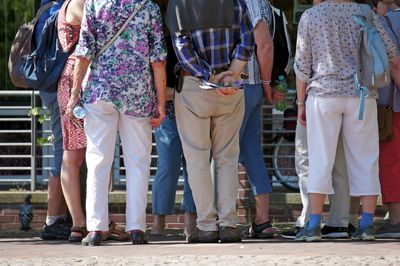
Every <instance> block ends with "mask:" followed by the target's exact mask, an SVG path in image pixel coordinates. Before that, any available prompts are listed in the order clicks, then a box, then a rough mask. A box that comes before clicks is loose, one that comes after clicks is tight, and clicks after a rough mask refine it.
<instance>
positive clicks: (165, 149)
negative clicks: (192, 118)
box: [151, 35, 196, 236]
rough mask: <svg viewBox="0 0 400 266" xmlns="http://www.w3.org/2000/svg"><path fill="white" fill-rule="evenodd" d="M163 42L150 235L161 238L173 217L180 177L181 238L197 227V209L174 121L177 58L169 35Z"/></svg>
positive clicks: (155, 132)
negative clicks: (163, 82)
mask: <svg viewBox="0 0 400 266" xmlns="http://www.w3.org/2000/svg"><path fill="white" fill-rule="evenodd" d="M165 41H166V43H167V48H168V56H167V96H166V104H165V110H166V111H165V112H166V117H165V119H164V121H163V122H162V123H161V125H160V126H159V127H158V128H156V129H155V130H154V138H155V140H156V147H157V155H158V158H157V172H156V175H155V177H154V182H153V184H152V193H151V196H152V213H153V226H152V227H151V234H152V235H162V234H163V229H164V227H165V216H166V215H171V214H175V195H176V189H177V185H178V179H179V175H180V172H181V166H182V176H183V180H184V181H183V182H184V183H183V198H182V204H181V209H182V210H183V211H184V212H185V217H184V224H185V231H184V235H186V236H187V235H189V234H190V233H192V232H193V231H194V229H195V228H196V206H195V205H194V200H193V196H192V190H191V189H190V186H189V181H188V174H187V170H186V160H185V158H184V156H183V151H182V143H181V139H180V137H179V133H178V128H177V125H176V118H175V106H174V101H173V99H174V87H175V85H176V79H175V73H174V69H175V65H176V63H177V62H178V59H177V58H176V56H175V52H174V49H173V48H172V42H171V37H170V35H168V36H166V38H165Z"/></svg>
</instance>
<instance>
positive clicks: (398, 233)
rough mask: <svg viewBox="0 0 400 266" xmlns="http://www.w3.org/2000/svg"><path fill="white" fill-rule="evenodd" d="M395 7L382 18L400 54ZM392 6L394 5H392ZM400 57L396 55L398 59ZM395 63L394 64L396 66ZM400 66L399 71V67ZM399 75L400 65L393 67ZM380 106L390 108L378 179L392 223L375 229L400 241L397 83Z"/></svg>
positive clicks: (383, 92) (399, 1) (399, 3)
mask: <svg viewBox="0 0 400 266" xmlns="http://www.w3.org/2000/svg"><path fill="white" fill-rule="evenodd" d="M394 3H395V5H396V6H395V7H394V9H393V10H390V11H389V12H388V13H387V14H386V18H383V17H382V18H381V20H382V22H383V24H384V26H385V29H386V31H387V32H388V34H390V36H392V38H393V40H394V41H395V43H396V44H397V52H398V55H400V23H399V21H400V0H395V1H394ZM391 6H392V7H393V5H391ZM399 59H400V56H397V60H399ZM393 63H394V62H392V64H393ZM396 67H397V68H396ZM392 69H397V72H396V73H392V78H394V76H395V75H397V77H399V76H400V71H399V70H400V62H399V61H397V65H392ZM378 105H381V106H388V105H389V106H391V107H392V110H393V117H392V139H391V140H390V141H385V142H381V143H380V145H379V151H380V154H379V178H380V182H381V188H382V202H383V203H384V204H385V205H386V206H387V208H388V211H389V220H387V221H386V222H385V223H384V224H383V225H381V226H380V227H378V228H377V229H376V232H375V233H376V237H377V238H400V152H399V151H400V90H399V87H398V84H397V85H396V84H395V82H394V81H393V80H392V84H391V85H389V86H387V87H386V88H382V89H379V100H378Z"/></svg>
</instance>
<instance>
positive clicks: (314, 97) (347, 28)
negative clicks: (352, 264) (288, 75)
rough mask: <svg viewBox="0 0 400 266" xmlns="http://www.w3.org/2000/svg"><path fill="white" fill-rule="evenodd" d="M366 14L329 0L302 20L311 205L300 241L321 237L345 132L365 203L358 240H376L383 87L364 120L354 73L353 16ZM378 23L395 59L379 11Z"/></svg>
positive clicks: (356, 192)
mask: <svg viewBox="0 0 400 266" xmlns="http://www.w3.org/2000/svg"><path fill="white" fill-rule="evenodd" d="M371 12H372V10H371ZM360 14H362V11H361V8H360V6H359V5H358V4H357V3H354V2H353V1H349V0H328V1H325V2H323V3H321V4H319V5H317V6H314V7H312V8H310V9H308V10H306V11H305V12H304V13H303V15H302V16H301V19H300V22H299V28H298V37H297V47H296V57H295V64H294V69H295V72H296V78H297V79H296V88H297V95H298V103H299V102H300V103H302V104H299V105H298V107H299V109H298V112H299V117H300V123H301V124H302V125H303V126H306V120H307V138H308V140H309V141H308V151H309V177H308V182H307V190H308V194H309V204H310V210H309V215H308V222H307V224H306V226H305V227H304V228H303V229H302V230H301V231H300V232H299V233H298V234H297V235H296V238H295V240H297V241H304V240H306V241H318V240H320V239H321V229H320V223H321V212H322V207H323V203H324V200H325V197H326V195H327V194H333V193H334V190H333V187H332V168H333V164H334V160H335V151H336V149H337V142H338V137H339V133H340V132H342V137H343V143H344V152H345V158H346V164H347V170H348V173H349V185H350V195H352V196H360V197H361V202H362V215H361V219H360V221H359V224H358V228H357V231H356V232H355V233H354V234H353V235H352V239H354V240H373V239H375V234H374V230H373V226H372V223H373V217H374V212H375V207H376V201H377V197H378V195H379V194H380V185H379V177H378V157H379V156H378V155H379V137H378V124H377V121H376V117H377V106H376V98H377V91H376V89H371V90H370V91H369V93H368V95H369V96H368V97H367V98H366V99H365V111H364V118H363V120H359V119H358V113H359V112H358V111H359V107H360V106H359V102H360V95H359V93H358V92H357V89H356V88H355V84H354V74H355V72H356V63H355V62H356V58H355V57H356V55H357V41H356V40H357V37H358V32H359V29H360V26H358V25H357V24H356V23H355V21H354V20H353V18H352V15H360ZM373 24H374V26H375V27H376V29H377V31H378V33H379V35H380V36H381V38H382V40H383V42H384V43H385V45H386V48H387V50H388V54H389V58H392V57H394V56H395V51H396V47H395V45H394V43H393V41H392V40H391V39H390V37H389V36H388V35H387V34H386V32H385V30H384V28H383V26H382V24H381V23H380V20H379V17H378V16H377V15H376V14H373ZM311 33H312V34H311ZM306 93H307V95H308V97H307V102H305V100H306ZM306 114H307V116H306Z"/></svg>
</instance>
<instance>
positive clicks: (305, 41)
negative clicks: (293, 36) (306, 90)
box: [294, 11, 312, 82]
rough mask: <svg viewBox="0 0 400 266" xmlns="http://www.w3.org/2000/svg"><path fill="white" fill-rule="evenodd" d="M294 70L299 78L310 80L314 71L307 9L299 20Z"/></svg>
mask: <svg viewBox="0 0 400 266" xmlns="http://www.w3.org/2000/svg"><path fill="white" fill-rule="evenodd" d="M294 71H295V73H296V77H297V78H298V79H299V80H301V81H304V82H308V81H309V79H310V77H311V73H312V50H311V39H310V33H309V23H308V15H307V11H306V12H304V13H303V15H302V16H301V18H300V21H299V26H298V33H297V43H296V55H295V61H294Z"/></svg>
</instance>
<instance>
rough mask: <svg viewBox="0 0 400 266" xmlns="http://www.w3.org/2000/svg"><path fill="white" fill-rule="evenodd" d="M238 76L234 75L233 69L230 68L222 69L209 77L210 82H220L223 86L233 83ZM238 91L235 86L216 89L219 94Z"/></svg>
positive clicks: (232, 93) (226, 94)
mask: <svg viewBox="0 0 400 266" xmlns="http://www.w3.org/2000/svg"><path fill="white" fill-rule="evenodd" d="M238 79H239V77H235V76H234V71H232V70H227V71H223V72H221V73H219V74H217V75H212V76H211V77H210V80H209V81H210V82H212V83H222V84H224V86H229V85H231V84H233V83H234V82H235V81H237V80H238ZM237 91H238V89H237V88H234V87H231V88H230V87H226V88H223V89H222V88H221V89H216V92H217V93H218V94H219V95H221V96H230V95H234V94H236V93H237Z"/></svg>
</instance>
